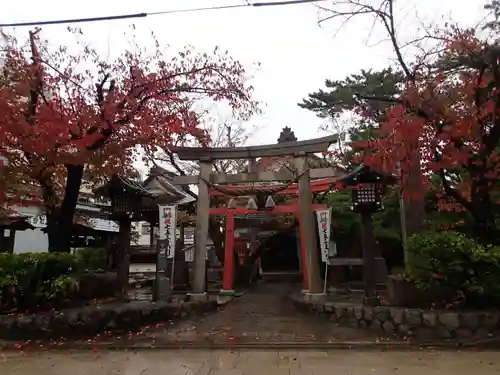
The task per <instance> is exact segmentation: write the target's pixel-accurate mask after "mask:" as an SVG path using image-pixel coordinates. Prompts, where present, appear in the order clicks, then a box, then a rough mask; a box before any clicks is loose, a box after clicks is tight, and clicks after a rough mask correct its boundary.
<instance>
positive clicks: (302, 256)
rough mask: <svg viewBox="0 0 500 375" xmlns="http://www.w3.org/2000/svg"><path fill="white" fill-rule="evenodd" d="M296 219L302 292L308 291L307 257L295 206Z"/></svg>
mask: <svg viewBox="0 0 500 375" xmlns="http://www.w3.org/2000/svg"><path fill="white" fill-rule="evenodd" d="M297 217H298V219H299V231H298V236H299V238H298V241H297V246H298V247H299V251H300V265H301V268H302V278H303V279H304V292H306V291H307V292H308V291H309V275H308V274H307V256H306V246H305V244H304V236H303V235H302V218H301V216H300V209H299V207H298V206H297Z"/></svg>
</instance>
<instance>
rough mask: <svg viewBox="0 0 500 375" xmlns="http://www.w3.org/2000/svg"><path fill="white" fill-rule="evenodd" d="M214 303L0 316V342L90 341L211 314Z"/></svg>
mask: <svg viewBox="0 0 500 375" xmlns="http://www.w3.org/2000/svg"><path fill="white" fill-rule="evenodd" d="M216 309H217V301H205V302H196V303H195V302H183V303H172V302H129V303H124V304H103V305H99V306H86V307H83V308H74V309H67V310H60V311H50V312H46V313H39V314H29V315H14V314H12V315H0V338H1V339H5V340H49V339H58V338H63V337H64V338H70V339H71V338H83V337H92V336H94V335H96V334H99V333H102V332H104V331H112V332H128V331H134V330H137V329H139V328H141V327H144V326H146V325H149V324H153V323H159V322H164V321H168V320H174V319H180V318H185V317H187V316H190V315H193V314H196V313H203V312H209V311H214V310H216Z"/></svg>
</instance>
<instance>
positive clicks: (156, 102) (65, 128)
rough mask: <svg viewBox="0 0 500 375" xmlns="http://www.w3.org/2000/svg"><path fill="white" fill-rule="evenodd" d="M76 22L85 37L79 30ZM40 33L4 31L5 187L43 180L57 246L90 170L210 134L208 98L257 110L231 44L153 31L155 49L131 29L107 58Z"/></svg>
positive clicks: (111, 168) (0, 116)
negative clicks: (173, 45)
mask: <svg viewBox="0 0 500 375" xmlns="http://www.w3.org/2000/svg"><path fill="white" fill-rule="evenodd" d="M69 31H70V33H72V34H73V35H74V36H75V40H81V34H82V33H81V30H79V29H71V28H69ZM132 34H133V33H132ZM39 35H40V34H39V30H37V31H35V32H30V48H28V49H26V48H25V46H23V44H22V43H20V42H19V41H18V40H16V39H15V38H14V37H12V36H9V35H5V34H4V35H3V37H4V39H5V41H6V46H5V49H4V53H3V54H4V56H3V57H4V59H3V60H4V63H3V75H2V82H1V86H0V152H1V153H2V154H4V155H5V156H6V158H7V160H8V166H7V167H5V168H4V169H3V171H2V174H1V176H0V179H1V180H3V181H2V183H0V188H2V189H1V190H0V193H1V194H2V197H1V198H2V199H4V200H5V199H6V198H7V196H8V195H9V192H10V191H12V190H16V191H17V190H18V188H20V186H32V187H34V188H35V189H37V191H38V193H39V194H40V195H41V197H42V198H43V202H44V205H45V209H46V214H47V219H48V225H47V230H48V233H49V249H50V250H58V251H68V250H69V244H70V239H71V223H72V218H73V216H74V213H75V207H76V202H77V198H78V193H79V190H80V187H81V183H82V178H83V175H84V173H85V174H86V176H87V178H90V179H91V180H92V181H94V182H96V181H98V180H99V179H101V178H102V177H106V176H109V175H111V174H115V173H127V172H129V171H130V170H131V168H132V164H133V162H134V161H136V160H138V158H139V157H143V158H151V157H153V156H154V155H155V153H156V152H157V151H158V150H160V149H168V147H169V145H171V144H172V142H174V141H175V142H176V143H178V141H179V139H182V140H189V139H197V140H198V141H199V142H202V143H203V142H206V141H208V135H207V134H206V132H204V131H203V128H202V127H201V126H200V115H199V114H198V113H197V112H196V111H195V110H194V109H193V105H194V103H196V102H197V101H199V100H201V99H210V100H212V101H215V102H219V101H224V102H226V103H228V104H229V105H230V106H231V108H232V110H233V112H234V113H235V114H237V115H239V116H242V117H248V116H250V115H252V114H253V113H254V112H255V111H256V110H257V103H256V102H255V101H254V100H252V98H251V94H252V87H250V86H248V85H247V81H246V75H245V70H244V68H243V66H242V65H241V64H240V63H239V62H237V61H235V60H233V59H232V58H231V57H230V56H229V55H228V54H227V52H226V53H222V52H220V51H219V50H218V49H215V50H214V52H213V54H211V55H208V54H200V53H196V52H195V51H194V50H192V49H190V48H186V49H184V50H183V51H181V52H179V53H177V54H173V55H172V54H171V55H167V54H166V53H164V52H162V50H163V48H162V47H161V46H160V43H159V42H158V41H157V40H156V39H155V38H154V36H153V39H152V41H153V47H152V48H151V49H149V50H148V49H146V48H144V47H141V46H139V45H138V44H137V43H136V42H135V38H132V42H131V43H130V44H131V47H130V49H128V50H125V51H123V53H121V54H120V55H119V56H118V57H117V58H116V59H114V60H113V61H111V62H109V61H107V60H106V59H104V58H103V57H102V56H99V54H98V53H97V52H96V50H94V49H92V48H90V47H89V46H86V45H83V44H81V42H80V45H81V47H82V51H81V52H79V53H74V52H70V51H69V49H68V48H67V47H66V46H59V47H58V48H53V47H52V46H51V44H50V43H49V42H48V41H47V40H42V39H41V38H40V37H39ZM139 151H142V153H141V156H139V153H138V152H139ZM14 182H17V183H14ZM7 187H8V188H7ZM9 189H10V190H9Z"/></svg>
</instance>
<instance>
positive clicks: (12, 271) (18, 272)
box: [0, 249, 106, 311]
mask: <svg viewBox="0 0 500 375" xmlns="http://www.w3.org/2000/svg"><path fill="white" fill-rule="evenodd" d="M105 259H106V258H105V252H104V250H103V249H85V250H80V251H78V252H77V253H75V254H69V253H23V254H0V310H3V311H5V310H9V309H16V310H19V311H25V310H36V309H39V308H47V307H49V306H54V305H60V304H61V303H62V302H63V301H64V300H67V299H69V298H71V297H73V296H74V295H75V292H76V290H77V289H78V275H79V274H80V273H82V272H84V271H90V270H95V269H101V268H104V267H102V265H104V264H105Z"/></svg>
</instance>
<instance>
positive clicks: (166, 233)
mask: <svg viewBox="0 0 500 375" xmlns="http://www.w3.org/2000/svg"><path fill="white" fill-rule="evenodd" d="M158 208H159V212H160V230H159V239H160V240H164V241H165V250H166V255H167V258H168V259H172V258H174V257H175V240H176V236H175V234H176V230H175V229H176V227H177V208H176V206H174V205H170V206H165V205H158Z"/></svg>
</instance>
